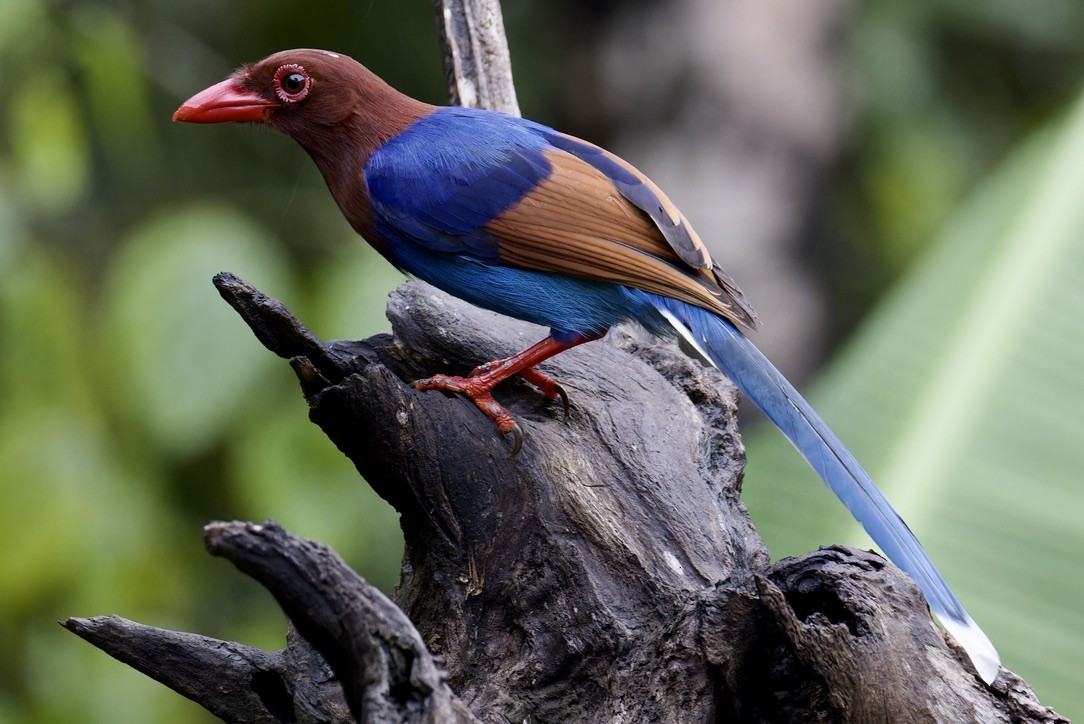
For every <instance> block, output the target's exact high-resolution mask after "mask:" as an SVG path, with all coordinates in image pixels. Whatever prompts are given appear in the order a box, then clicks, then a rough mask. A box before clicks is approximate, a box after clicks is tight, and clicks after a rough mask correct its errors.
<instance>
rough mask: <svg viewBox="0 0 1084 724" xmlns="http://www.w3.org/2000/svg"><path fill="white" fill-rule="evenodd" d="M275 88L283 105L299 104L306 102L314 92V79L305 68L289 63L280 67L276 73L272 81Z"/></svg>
mask: <svg viewBox="0 0 1084 724" xmlns="http://www.w3.org/2000/svg"><path fill="white" fill-rule="evenodd" d="M272 83H273V85H274V86H275V95H277V96H278V97H279V100H280V101H282V102H283V103H297V102H298V101H300V100H304V99H305V96H307V95H308V94H309V91H310V90H312V84H313V79H312V76H310V75H309V74H308V73H307V72H306V71H305V69H304V68H302V67H301V66H300V65H298V64H297V63H287V64H286V65H282V66H279V69H278V70H276V71H275V78H274V81H272Z"/></svg>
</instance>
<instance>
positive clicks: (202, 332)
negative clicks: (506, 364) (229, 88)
mask: <svg viewBox="0 0 1084 724" xmlns="http://www.w3.org/2000/svg"><path fill="white" fill-rule="evenodd" d="M506 5H507V7H506V21H507V25H508V31H509V36H510V41H511V47H512V56H513V63H514V67H515V71H516V79H517V89H518V92H519V94H520V100H521V104H522V105H523V109H524V113H525V115H528V116H530V117H532V118H535V119H538V120H541V121H544V122H548V123H552V124H554V125H558V126H561V127H563V129H564V130H568V131H569V132H572V133H574V134H577V135H584V136H588V137H590V138H591V139H592V140H595V141H599V142H602V143H604V144H605V143H607V141H608V140H609V139H608V138H607V133H616V132H617V130H618V128H617V127H615V126H619V125H620V121H619V120H618V121H616V122H615V121H614V120H613V119H610V120H609V121H608V122H607V123H603V122H599V123H598V124H596V125H594V126H593V127H592V128H591V129H584V128H576V127H568V126H567V125H565V124H564V123H562V121H564V120H567V119H568V118H570V117H573V116H574V117H576V118H581V119H582V118H583V117H584V111H583V109H582V108H578V109H577V113H576V114H570V113H569V112H568V109H569V104H570V103H573V102H580V103H582V99H581V100H579V101H576V100H574V99H575V98H576V97H577V96H576V94H575V93H569V92H568V90H567V85H568V79H569V78H575V76H576V67H575V63H576V62H580V59H582V57H584V56H583V53H582V51H583V49H584V48H587V47H591V44H592V43H594V42H596V40H597V36H598V34H599V32H600V31H601V30H602V29H605V28H606V27H607V24H608V23H610V22H612V21H613V18H614V17H615V16H616V15H617V14H618V13H619V12H620V10H619V5H620V3H616V2H602V1H600V0H596V1H595V2H590V3H577V2H572V0H566V1H565V2H541V0H535V1H534V2H516V3H512V2H509V3H506ZM841 32H842V34H843V37H842V38H841V40H840V42H841V43H842V44H843V62H844V65H845V70H846V75H847V81H848V83H849V84H850V86H852V91H853V97H854V98H856V99H857V101H856V102H855V110H854V118H853V120H852V123H851V128H850V130H849V133H848V137H847V141H846V148H845V150H844V153H843V155H842V158H841V159H840V162H839V163H838V164H837V166H836V167H835V168H833V169H832V173H831V178H829V179H826V181H825V186H826V187H827V188H828V189H830V190H829V191H827V192H826V194H825V198H824V200H823V209H822V212H823V215H824V217H825V220H824V221H822V224H823V226H824V227H825V229H826V230H827V231H826V233H824V234H823V235H821V236H820V237H818V238H816V239H814V240H812V241H810V242H809V248H808V249H806V250H805V252H806V253H807V254H808V255H809V258H810V264H809V267H810V274H811V275H813V276H814V277H815V278H816V280H817V282H818V284H819V285H820V286H821V288H822V289H823V290H824V294H825V296H826V298H827V300H828V304H829V309H830V310H831V311H832V314H833V319H834V320H835V321H834V324H833V325H832V337H831V339H829V340H826V342H825V347H824V350H825V352H824V356H825V360H826V366H825V368H824V372H823V373H822V374H821V375H820V376H819V377H818V379H817V380H816V381H815V383H814V384H813V385H812V386H811V397H812V399H813V402H814V404H815V405H816V406H818V407H819V408H822V409H823V412H824V414H825V416H826V417H827V418H828V419H829V421H830V422H831V423H833V425H834V426H836V427H837V428H838V431H839V432H840V434H841V436H842V437H843V438H844V439H845V440H846V441H848V443H853V445H854V448H855V451H856V453H857V454H858V456H859V458H860V459H862V460H864V461H866V462H867V463H868V466H869V467H870V469H871V472H872V473H873V474H874V477H875V479H878V480H879V481H881V482H882V483H883V485H884V487H885V489H886V491H887V493H888V495H889V497H890V498H892V499H893V500H895V501H896V502H897V503H898V505H899V507H900V509H901V512H902V513H903V514H904V517H905V518H906V519H907V520H908V521H909V522H910V524H911V526H912V528H914V529H915V530H916V532H918V534H919V536H920V537H921V538H922V539H923V540H924V541H926V542H927V544H928V546H929V548H930V549H931V553H932V554H933V557H934V558H935V560H937V561H939V562H940V563H941V564H942V567H943V569H944V572H945V574H946V577H947V578H948V579H949V580H950V581H951V582H952V583H953V586H954V588H955V589H956V590H957V592H958V594H959V595H960V597H961V599H963V601H964V602H965V604H966V605H967V606H968V608H969V609H970V611H971V613H972V614H973V616H974V617H975V618H976V620H978V621H979V623H980V624H982V625H983V627H984V628H985V629H986V631H987V632H988V634H989V635H990V637H991V638H992V639H993V641H994V642H995V643H996V644H997V645H998V647H999V648H1000V650H1001V652H1002V655H1003V658H1004V662H1005V664H1006V665H1007V666H1008V667H1009V668H1010V669H1013V670H1015V671H1017V672H1018V673H1019V674H1021V675H1022V676H1023V677H1024V678H1025V679H1026V680H1028V681H1029V683H1031V684H1032V685H1033V686H1034V688H1035V690H1036V692H1037V694H1038V695H1039V697H1040V699H1041V700H1042V701H1043V702H1044V703H1046V704H1049V705H1051V706H1054V707H1055V708H1057V709H1059V710H1060V711H1061V712H1062V713H1063V714H1066V715H1069V716H1072V715H1074V714H1076V715H1080V716H1084V700H1082V698H1081V696H1080V694H1079V685H1078V681H1079V671H1081V670H1082V669H1084V653H1082V651H1084V533H1082V532H1081V531H1082V527H1081V525H1080V522H1079V520H1080V516H1081V514H1082V513H1084V485H1082V482H1084V422H1082V420H1084V415H1082V414H1081V411H1082V410H1084V373H1082V370H1084V332H1082V331H1081V330H1082V328H1084V111H1082V110H1081V105H1080V104H1081V101H1080V94H1081V92H1084V6H1081V5H1080V4H1079V2H1074V1H1073V0H1038V1H1036V2H1029V3H1009V2H1000V1H998V0H988V1H985V2H980V3H974V2H964V0H952V1H948V2H942V3H938V4H936V6H934V4H916V3H911V2H905V1H904V0H890V1H886V2H880V3H877V4H869V5H867V6H865V7H864V9H857V8H856V9H855V11H854V12H852V13H851V14H850V16H849V17H848V21H847V23H846V26H845V27H844V28H843V29H842V31H841ZM675 42H679V43H680V38H675ZM299 46H313V47H327V48H332V49H335V50H339V51H342V52H346V53H349V54H351V55H354V56H355V57H357V58H359V59H361V60H363V61H364V62H365V63H366V64H367V65H369V66H370V67H371V68H373V69H374V70H375V71H376V72H377V73H378V74H380V75H382V76H383V77H384V78H385V79H387V80H389V82H391V83H392V84H393V85H395V86H397V87H399V88H400V89H401V90H403V91H405V92H408V93H410V94H412V95H415V96H417V97H420V98H422V99H425V100H428V101H431V102H443V100H444V97H445V93H444V89H443V76H442V70H441V64H440V56H439V52H438V49H437V45H436V40H435V30H434V22H433V18H432V10H431V8H430V4H429V2H428V0H366V1H360V2H329V3H324V4H320V5H318V6H306V7H305V9H301V8H300V6H298V5H297V4H296V3H286V2H282V1H281V0H272V1H270V2H253V1H247V2H234V3H222V2H210V0H196V1H194V2H189V3H166V2H153V1H150V0H148V1H145V2H135V1H134V0H133V1H132V2H119V1H117V2H91V1H89V0H88V1H83V2H47V1H46V0H2V2H0V59H2V60H3V63H0V68H2V69H3V73H2V77H3V81H4V83H3V86H4V87H3V95H2V98H3V100H2V101H0V530H2V531H3V533H4V539H5V540H4V545H3V552H2V553H0V721H13V722H16V721H40V722H70V721H91V722H129V721H130V722H143V721H177V722H183V721H206V720H208V719H209V718H210V717H209V715H207V714H206V713H205V712H203V710H202V709H200V708H199V707H198V706H196V705H195V704H192V703H190V702H187V701H185V700H183V699H181V698H180V697H178V696H176V695H174V694H173V693H172V692H169V691H168V690H166V689H165V688H163V687H161V686H160V685H158V684H156V683H153V682H151V681H150V680H149V679H146V678H145V677H143V676H142V675H140V674H137V673H135V672H134V671H131V670H129V669H128V668H127V667H125V666H123V665H121V664H118V663H116V662H114V661H113V660H111V659H109V658H107V657H106V656H105V655H103V654H101V653H99V652H97V651H96V650H94V649H92V648H91V647H90V646H88V645H86V644H84V643H82V642H81V641H79V640H78V639H76V638H75V637H73V636H72V635H71V634H68V633H67V632H65V631H64V630H62V629H61V628H60V627H59V626H58V625H57V624H56V621H57V620H59V619H63V618H66V617H68V616H71V615H96V614H105V613H118V614H121V615H124V616H126V617H129V618H134V619H136V620H139V621H142V622H145V623H151V624H154V625H159V626H164V627H171V628H178V629H183V630H190V631H197V632H200V633H203V634H207V635H211V636H218V637H222V638H229V639H233V640H239V641H243V642H245V643H249V644H253V645H257V646H262V647H265V648H279V647H281V645H282V633H283V630H284V621H283V620H282V616H281V614H280V613H279V611H278V610H277V608H276V607H275V606H274V604H273V602H272V601H271V600H270V598H269V597H268V596H267V595H265V594H264V593H263V592H262V591H261V590H260V589H259V587H258V586H257V585H256V584H254V583H251V582H249V581H248V580H247V579H245V578H244V577H243V576H240V575H237V574H236V573H235V572H234V571H233V569H232V568H231V567H230V566H229V565H228V564H227V563H225V562H223V561H220V560H216V559H211V558H209V557H207V556H206V554H205V553H204V551H203V545H202V540H201V537H200V526H201V525H203V524H204V523H205V522H207V521H209V520H212V519H223V518H225V519H229V518H242V519H249V520H262V519H264V518H266V517H274V518H276V519H277V520H279V521H280V522H281V523H282V524H283V525H284V526H285V527H286V528H288V529H289V530H291V531H293V532H295V533H298V534H301V535H306V536H310V537H314V538H317V539H319V540H321V541H323V542H325V543H328V544H330V545H333V546H334V547H336V548H337V549H338V550H339V551H340V552H341V553H342V554H343V555H344V557H345V558H346V559H347V560H348V561H349V562H350V563H351V564H352V565H354V566H355V568H356V569H357V570H358V571H359V572H361V573H362V574H363V575H365V576H366V577H367V578H369V579H370V580H372V581H374V582H375V583H377V584H379V585H380V586H382V587H383V588H384V589H385V590H390V589H391V588H392V587H393V586H394V583H395V580H396V577H397V573H398V564H399V558H400V555H401V540H400V536H399V532H398V528H397V521H396V517H395V515H394V513H393V511H391V510H390V508H389V507H388V506H387V505H386V504H384V503H383V501H381V500H379V499H378V498H376V497H375V495H373V494H372V493H371V492H370V491H369V490H368V489H367V488H366V486H365V485H364V484H363V483H362V482H361V481H360V480H359V479H358V477H357V475H356V472H355V471H354V470H353V468H352V466H351V465H350V464H349V463H348V462H347V461H346V460H345V459H343V458H342V457H341V456H340V455H339V454H338V453H337V451H336V450H335V449H334V448H333V446H332V445H331V444H330V443H329V442H328V441H327V440H326V439H325V438H324V437H323V436H322V435H321V433H320V432H319V430H317V429H316V428H315V427H314V426H312V425H311V424H310V423H309V422H308V421H307V418H306V409H305V405H304V402H303V400H302V399H301V396H300V395H299V394H298V390H297V385H296V382H295V381H294V380H293V375H292V373H291V372H290V371H289V369H288V367H287V365H285V364H284V363H283V362H282V361H280V360H278V359H277V358H274V357H273V356H272V355H270V354H268V353H266V352H265V351H263V349H262V348H261V347H260V346H259V344H258V343H257V342H256V341H255V339H254V338H253V337H252V336H251V335H250V334H249V333H248V332H247V330H246V329H245V328H244V327H243V326H242V324H241V323H240V321H239V320H238V319H237V318H236V315H235V314H234V313H233V312H232V311H231V310H230V309H229V308H228V307H227V306H226V305H225V304H223V303H222V302H221V300H220V299H219V298H218V295H217V294H216V293H215V291H214V290H213V288H212V287H211V285H210V277H211V275H212V274H214V273H215V272H217V271H220V270H229V271H232V272H235V273H237V274H238V275H240V276H242V277H243V278H245V279H247V280H248V281H250V282H252V283H254V284H256V285H257V286H258V287H260V288H261V289H263V290H265V291H267V292H268V293H271V294H274V295H275V296H276V297H278V298H280V299H282V300H283V301H284V302H285V303H286V304H287V305H288V306H290V308H291V309H292V311H294V312H295V313H296V314H298V315H299V317H300V318H301V319H303V320H305V321H306V322H307V323H308V324H309V325H310V326H311V327H312V329H313V330H314V331H315V332H316V333H317V334H319V335H321V336H322V337H324V338H335V337H363V336H367V335H369V334H372V333H374V332H376V331H379V330H382V329H385V328H386V326H387V324H386V321H385V320H384V316H383V306H384V299H385V297H386V294H387V292H388V291H389V290H390V289H392V288H394V286H395V285H396V284H397V283H398V282H399V281H401V278H400V277H399V276H398V275H397V274H396V273H395V272H394V271H392V270H391V269H390V267H388V266H387V265H386V264H385V263H384V262H383V261H382V260H380V259H379V258H378V257H377V256H376V255H375V254H374V253H372V252H371V251H369V250H368V248H367V247H366V246H365V245H364V244H363V243H361V242H360V241H359V240H358V239H357V238H356V237H355V236H354V235H353V232H351V231H350V229H349V228H348V227H347V226H346V224H345V222H343V220H342V219H341V217H340V215H339V213H338V210H337V209H336V208H335V206H334V204H333V202H332V201H331V199H330V197H329V196H328V194H327V192H326V189H325V188H324V186H323V183H322V181H321V180H320V178H319V176H318V174H317V172H316V171H315V169H314V168H313V167H312V164H311V162H310V161H309V160H308V159H307V157H305V155H304V154H303V152H302V151H300V149H298V148H295V147H294V146H293V145H292V144H290V143H288V142H286V141H285V140H284V139H281V138H278V137H275V136H272V135H271V134H269V133H266V132H261V131H259V130H255V129H252V128H245V127H220V128H215V129H200V128H194V127H190V126H180V125H174V124H171V123H170V122H169V117H170V114H171V113H172V111H173V110H174V109H175V108H176V106H177V105H178V104H179V103H180V101H182V100H183V99H184V98H186V97H188V96H189V95H190V94H191V93H193V92H195V91H196V90H199V89H201V88H203V87H205V86H207V85H209V84H210V83H212V82H215V81H217V80H219V79H220V78H222V77H223V76H224V75H225V74H226V73H228V72H229V71H230V69H231V68H232V67H234V66H236V65H238V64H240V63H242V62H246V61H250V60H254V59H257V58H259V57H262V56H263V55H266V54H267V53H269V52H271V51H274V50H278V49H281V48H286V47H299ZM645 170H647V171H649V172H650V169H649V168H648V169H645ZM676 200H677V201H678V202H679V203H680V202H681V199H680V198H678V199H676ZM694 222H695V219H694ZM723 261H724V262H725V259H723ZM747 291H750V290H747ZM753 291H755V290H753ZM753 296H754V298H755V294H754V295H753ZM747 441H748V444H749V454H750V459H751V463H750V467H749V471H748V474H747V478H746V499H747V500H748V502H749V505H750V508H751V510H752V513H753V516H754V520H755V522H756V523H757V525H758V527H759V528H761V530H762V532H764V534H765V536H766V538H767V539H768V541H769V544H770V545H771V547H772V550H773V553H774V554H776V555H785V554H792V553H798V552H801V551H803V550H808V549H809V548H811V547H815V546H816V545H819V544H824V543H831V542H837V541H846V542H851V543H855V544H857V545H862V546H868V545H869V543H868V541H866V540H865V539H864V538H863V536H862V535H861V534H860V532H859V531H857V530H856V529H855V526H854V524H853V523H851V522H850V520H849V518H848V516H847V515H846V512H845V511H844V510H843V509H842V507H840V506H838V504H836V503H835V502H834V501H833V500H832V499H831V498H830V496H829V495H828V494H827V493H826V492H825V491H824V490H822V488H821V486H820V485H819V483H817V482H816V480H815V479H814V478H812V477H811V475H810V474H808V473H807V472H806V471H805V470H804V469H803V467H802V465H801V462H800V460H798V459H797V456H795V455H793V454H792V453H791V452H790V451H789V449H788V448H787V446H786V444H785V443H784V442H781V441H780V440H779V438H778V436H777V435H775V434H774V433H773V432H772V431H769V430H763V429H754V430H752V431H751V432H750V434H749V435H748V436H747Z"/></svg>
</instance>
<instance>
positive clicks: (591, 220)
mask: <svg viewBox="0 0 1084 724" xmlns="http://www.w3.org/2000/svg"><path fill="white" fill-rule="evenodd" d="M547 157H548V158H549V160H550V162H551V164H552V166H553V172H552V173H551V174H550V176H549V178H547V179H546V180H545V181H543V182H542V183H540V184H539V185H538V186H537V187H535V188H534V189H533V190H532V191H531V193H530V194H528V195H527V196H526V197H525V198H524V199H523V200H522V201H521V202H520V203H519V204H518V205H517V206H515V207H513V208H511V209H509V210H508V211H506V212H504V213H503V214H502V215H501V216H500V217H498V218H496V219H494V220H493V221H491V222H489V224H488V225H487V226H486V228H487V230H488V231H489V232H490V233H491V234H493V236H494V237H495V238H496V239H497V241H498V244H499V253H500V258H501V261H503V262H505V263H507V264H512V265H515V266H522V267H525V268H529V269H538V270H541V271H551V272H557V273H561V274H570V275H572V276H578V277H586V278H590V279H600V280H603V281H608V282H613V283H615V284H623V285H625V286H629V287H635V288H638V289H643V290H645V291H649V292H654V293H656V294H663V295H666V296H670V297H674V298H677V299H680V300H682V301H685V302H689V303H691V304H696V305H698V306H701V307H705V308H707V309H710V310H712V311H713V312H716V313H717V314H720V315H722V316H724V317H726V318H727V319H730V320H731V321H733V322H735V323H738V324H742V325H745V326H747V327H750V328H752V327H755V326H756V315H755V313H754V312H753V310H752V308H751V307H750V306H749V303H748V302H747V301H746V300H745V297H744V295H742V293H741V290H739V289H738V288H737V286H736V285H735V284H734V282H733V281H732V280H730V278H729V277H727V276H726V275H725V274H720V273H719V272H718V271H717V265H715V264H712V263H711V259H710V257H707V251H706V250H705V251H704V255H705V257H706V258H707V264H705V265H704V266H701V267H699V268H697V267H695V266H693V265H691V264H689V263H687V262H685V261H684V260H682V258H681V256H679V254H678V252H677V251H676V250H675V249H674V248H673V247H672V246H671V245H670V243H668V242H667V239H666V238H665V237H664V236H663V233H662V231H661V230H660V229H659V227H658V225H657V223H656V222H655V221H654V220H653V219H652V218H651V217H650V216H649V215H648V214H647V213H645V212H644V211H643V210H642V209H640V208H638V207H637V206H635V205H633V204H632V203H631V202H630V201H629V200H628V199H626V198H625V197H624V196H622V195H621V193H620V192H619V191H618V190H617V189H616V188H614V185H613V184H612V183H611V182H610V180H609V179H608V178H607V177H606V176H605V175H603V174H602V173H601V172H600V171H598V170H597V169H595V168H594V167H593V166H591V165H590V164H588V163H586V162H584V161H581V160H580V159H578V158H576V157H575V156H573V155H571V154H569V153H566V152H564V151H553V152H550V153H548V154H547ZM614 158H616V157H614ZM622 163H624V162H622ZM629 168H631V167H629ZM658 193H659V195H660V198H662V199H665V198H666V197H665V196H662V192H661V191H660V192H658ZM667 202H668V203H669V200H667ZM670 206H671V207H672V204H670ZM673 211H674V213H676V214H677V217H678V218H680V219H681V221H682V223H684V224H685V225H686V227H688V222H686V221H685V220H684V217H683V216H681V215H680V212H677V209H676V208H674V209H673ZM667 213H669V211H667ZM688 228H689V231H690V232H691V233H693V235H694V236H693V237H692V238H695V239H696V240H697V241H699V237H696V236H695V232H692V229H691V227H688Z"/></svg>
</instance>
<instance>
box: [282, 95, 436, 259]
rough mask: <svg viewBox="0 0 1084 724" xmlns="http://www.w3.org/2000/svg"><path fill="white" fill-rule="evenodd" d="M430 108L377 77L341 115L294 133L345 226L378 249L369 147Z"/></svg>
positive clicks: (371, 150)
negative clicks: (315, 129)
mask: <svg viewBox="0 0 1084 724" xmlns="http://www.w3.org/2000/svg"><path fill="white" fill-rule="evenodd" d="M374 78H375V76H374ZM377 80H378V81H379V79H377ZM434 109H435V106H432V105H429V104H428V103H422V102H421V101H417V100H414V99H413V98H411V97H409V96H406V95H404V94H402V93H400V92H399V91H397V90H395V89H394V88H392V87H391V86H389V85H387V84H386V83H384V82H383V81H379V85H375V86H371V87H369V88H367V89H366V92H365V93H364V95H363V96H362V97H360V98H359V99H358V103H357V105H356V106H355V108H354V109H353V112H352V113H350V114H349V115H348V116H347V117H346V118H345V119H343V120H341V121H339V122H338V123H336V124H334V125H333V126H325V127H323V128H321V129H319V132H318V133H313V134H298V135H297V136H295V138H296V140H297V142H298V143H300V144H301V146H302V147H303V148H304V149H305V150H306V151H308V153H309V155H310V156H311V157H312V159H313V161H315V162H316V166H317V168H319V169H320V173H321V174H322V175H323V177H324V181H325V182H326V183H327V186H328V189H329V190H330V191H331V195H332V196H333V197H334V198H335V201H336V203H338V205H339V208H340V209H342V212H343V215H344V216H345V217H346V219H347V220H348V221H349V222H350V225H351V226H352V227H354V230H355V231H357V232H358V233H359V234H361V235H362V236H363V237H365V239H366V240H367V241H368V242H369V243H370V244H372V245H373V246H374V247H376V249H377V250H378V251H381V252H383V249H382V241H381V239H379V238H378V234H377V233H376V229H375V224H374V220H373V207H372V203H371V201H370V199H369V194H368V190H367V188H366V184H365V165H366V164H367V163H368V161H369V157H370V156H372V154H373V151H375V150H376V149H377V148H379V147H380V146H382V145H383V144H384V143H386V142H387V141H388V140H389V139H391V138H394V137H395V136H397V135H398V134H400V133H402V132H403V131H404V130H405V129H406V128H407V127H408V126H410V125H411V124H413V123H414V122H415V121H417V120H418V119H419V118H421V117H423V116H426V115H428V114H430V113H432V112H433V110H434Z"/></svg>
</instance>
